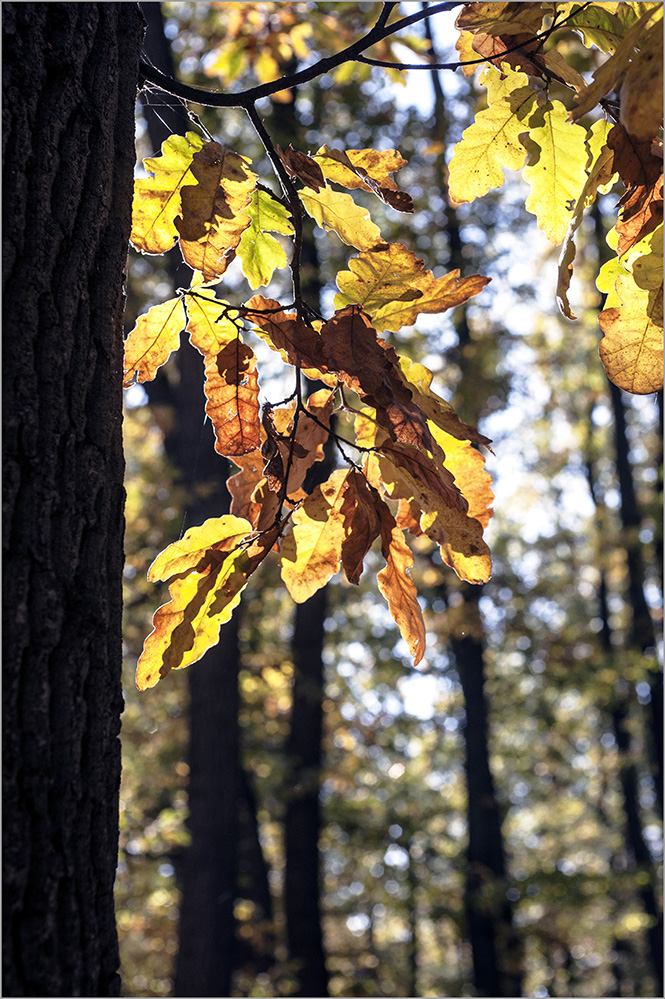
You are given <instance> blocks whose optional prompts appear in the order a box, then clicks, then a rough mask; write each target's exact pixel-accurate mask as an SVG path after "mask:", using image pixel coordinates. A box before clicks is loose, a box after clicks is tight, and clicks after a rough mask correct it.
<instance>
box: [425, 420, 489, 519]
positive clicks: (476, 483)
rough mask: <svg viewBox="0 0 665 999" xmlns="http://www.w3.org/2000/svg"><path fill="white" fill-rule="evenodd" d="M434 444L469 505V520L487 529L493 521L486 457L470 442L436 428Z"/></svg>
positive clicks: (434, 428)
mask: <svg viewBox="0 0 665 999" xmlns="http://www.w3.org/2000/svg"><path fill="white" fill-rule="evenodd" d="M432 434H433V436H434V440H435V441H436V443H437V444H438V445H439V447H440V448H441V449H442V450H443V452H444V453H445V464H446V468H447V469H448V471H449V472H450V473H451V474H452V476H453V479H454V480H455V485H456V486H457V488H458V489H459V491H460V492H461V494H462V496H463V497H464V499H465V500H466V502H467V504H468V509H467V511H466V512H467V516H469V517H474V518H475V519H476V520H477V521H478V522H479V523H480V524H482V526H483V527H487V525H488V524H489V522H490V519H491V517H492V509H491V507H492V503H493V502H494V493H493V492H492V476H491V475H490V473H489V472H488V471H487V470H486V469H485V459H484V457H483V455H482V454H481V453H480V451H478V450H477V449H476V448H475V447H473V446H472V444H471V442H470V441H468V440H459V439H458V438H457V437H453V436H452V434H448V433H446V432H445V430H441V428H440V427H437V426H433V427H432Z"/></svg>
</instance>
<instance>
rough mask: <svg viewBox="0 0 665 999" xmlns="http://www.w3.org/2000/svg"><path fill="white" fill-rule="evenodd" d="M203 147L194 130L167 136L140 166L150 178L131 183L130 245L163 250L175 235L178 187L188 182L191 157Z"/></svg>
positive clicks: (169, 244)
mask: <svg viewBox="0 0 665 999" xmlns="http://www.w3.org/2000/svg"><path fill="white" fill-rule="evenodd" d="M202 147H203V139H201V138H200V136H198V135H197V134H196V132H187V134H186V135H170V136H169V137H168V139H166V141H165V142H164V143H163V145H162V152H161V155H160V156H149V157H148V158H147V159H145V160H144V161H143V166H144V167H145V169H146V170H147V171H148V173H150V174H152V176H151V177H148V178H143V177H139V178H137V180H136V181H135V182H134V206H133V212H132V233H131V236H130V239H131V242H132V244H133V245H134V246H135V247H136V249H137V250H141V251H142V252H143V253H165V252H166V250H170V249H171V247H172V246H173V243H174V242H175V240H176V238H177V235H178V233H177V230H176V227H175V218H176V215H178V214H179V212H180V189H181V187H182V185H183V184H191V182H192V181H193V179H194V177H193V175H192V173H191V172H190V168H191V165H192V157H193V156H194V154H195V153H197V152H199V150H200V149H202Z"/></svg>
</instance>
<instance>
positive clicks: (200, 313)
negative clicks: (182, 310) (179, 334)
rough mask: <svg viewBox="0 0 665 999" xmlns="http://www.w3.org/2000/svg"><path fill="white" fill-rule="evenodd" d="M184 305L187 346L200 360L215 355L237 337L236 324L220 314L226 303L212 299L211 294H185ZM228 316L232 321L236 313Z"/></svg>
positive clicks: (199, 292) (225, 315)
mask: <svg viewBox="0 0 665 999" xmlns="http://www.w3.org/2000/svg"><path fill="white" fill-rule="evenodd" d="M185 302H186V306H187V332H188V333H189V339H190V342H191V344H192V346H193V347H196V349H197V350H198V351H200V353H201V354H203V356H204V357H205V356H207V355H208V354H217V353H219V351H220V350H221V349H222V347H224V346H226V344H227V343H229V341H230V340H234V339H235V338H236V337H237V336H238V325H237V323H236V322H233V321H232V320H231V319H230V318H229V316H228V313H226V314H225V312H224V309H225V308H227V307H228V302H223V301H221V300H220V299H218V298H215V293H214V291H210V290H208V289H199V290H197V291H196V292H195V293H192V292H191V291H188V292H187V293H186V294H185ZM231 314H232V315H233V316H234V317H235V316H237V314H238V313H237V312H235V311H233V312H232V313H231Z"/></svg>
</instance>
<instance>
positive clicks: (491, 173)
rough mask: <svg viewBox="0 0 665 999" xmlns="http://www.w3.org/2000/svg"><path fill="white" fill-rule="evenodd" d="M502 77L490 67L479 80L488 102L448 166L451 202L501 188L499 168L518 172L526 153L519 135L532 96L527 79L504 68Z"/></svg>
mask: <svg viewBox="0 0 665 999" xmlns="http://www.w3.org/2000/svg"><path fill="white" fill-rule="evenodd" d="M505 72H506V76H505V79H504V80H501V79H500V73H499V71H498V70H497V69H495V68H494V67H493V66H492V67H488V68H487V69H486V70H485V72H484V73H483V75H482V76H481V80H480V82H481V83H484V84H485V85H486V86H488V88H490V87H491V89H490V92H489V94H488V98H489V100H490V103H489V107H488V108H487V109H486V110H485V111H479V112H478V114H477V115H476V118H475V121H474V123H473V124H472V125H470V126H469V128H467V129H465V131H464V132H463V133H462V141H461V142H458V143H457V145H456V146H455V151H454V153H453V158H452V160H451V162H450V176H449V190H450V197H451V198H452V199H453V201H457V202H466V201H473V200H474V198H478V197H482V195H484V194H487V192H488V191H489V190H491V188H493V187H501V185H502V184H503V181H504V174H503V168H504V167H505V168H506V169H509V170H519V169H520V168H521V167H522V165H523V163H524V160H525V158H526V150H525V148H524V146H523V145H522V144H521V142H520V141H519V136H520V133H522V132H523V131H524V130H525V124H526V122H527V120H528V118H529V117H530V115H531V112H532V111H533V107H534V104H535V101H536V93H535V91H534V90H533V89H532V87H530V86H527V85H526V84H527V76H526V75H525V74H524V73H516V72H513V71H512V70H510V69H508V67H505Z"/></svg>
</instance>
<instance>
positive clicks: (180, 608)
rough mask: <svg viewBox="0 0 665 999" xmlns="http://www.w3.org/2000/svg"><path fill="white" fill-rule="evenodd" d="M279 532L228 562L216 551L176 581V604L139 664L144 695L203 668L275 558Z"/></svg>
mask: <svg viewBox="0 0 665 999" xmlns="http://www.w3.org/2000/svg"><path fill="white" fill-rule="evenodd" d="M219 519H223V518H219ZM231 519H232V520H234V521H235V520H236V519H237V518H231ZM203 526H204V528H205V525H203ZM248 526H249V525H248ZM280 526H281V525H276V526H275V527H274V528H273V529H272V531H269V532H267V533H266V534H264V535H262V536H261V537H258V538H256V540H255V541H254V542H253V543H251V544H250V545H248V546H247V547H236V548H234V549H233V550H232V551H229V552H228V553H226V554H225V555H224V557H222V553H220V552H218V551H215V549H212V550H210V551H209V552H208V553H207V555H204V557H203V560H202V561H203V562H204V563H205V564H204V565H202V563H201V562H199V563H198V565H199V567H200V568H199V569H197V571H194V572H188V573H187V574H185V573H180V574H179V575H177V576H175V577H174V578H173V579H172V581H171V582H170V583H169V594H170V598H171V599H170V600H169V601H168V602H167V603H165V604H162V606H161V607H159V608H158V609H157V611H156V612H155V615H154V618H153V631H152V632H151V633H150V634H149V635H148V637H147V638H146V640H145V643H144V646H143V652H142V653H141V656H140V657H139V661H138V663H137V667H136V685H137V687H138V688H139V690H146V689H148V688H149V687H154V685H155V684H156V683H158V682H159V680H160V679H162V677H164V676H166V674H167V673H168V672H170V670H172V669H183V668H184V667H185V666H190V665H191V664H192V663H195V662H198V660H199V659H201V657H202V656H203V655H204V654H205V653H206V652H207V651H208V649H209V648H211V647H212V646H213V645H216V644H217V642H218V641H219V631H220V628H221V627H222V625H223V624H225V623H226V622H227V621H229V620H230V619H231V615H232V613H233V611H234V609H235V608H236V607H237V606H238V604H239V603H240V595H241V593H242V591H243V590H244V588H245V586H246V585H247V582H248V580H249V577H250V576H251V575H252V573H253V572H254V571H255V570H256V569H257V568H258V566H259V565H260V563H261V562H262V561H263V559H264V558H265V557H266V555H268V553H269V552H270V550H271V548H272V546H273V545H274V543H275V541H276V539H277V536H278V534H279V530H280ZM247 536H249V534H248V535H247Z"/></svg>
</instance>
